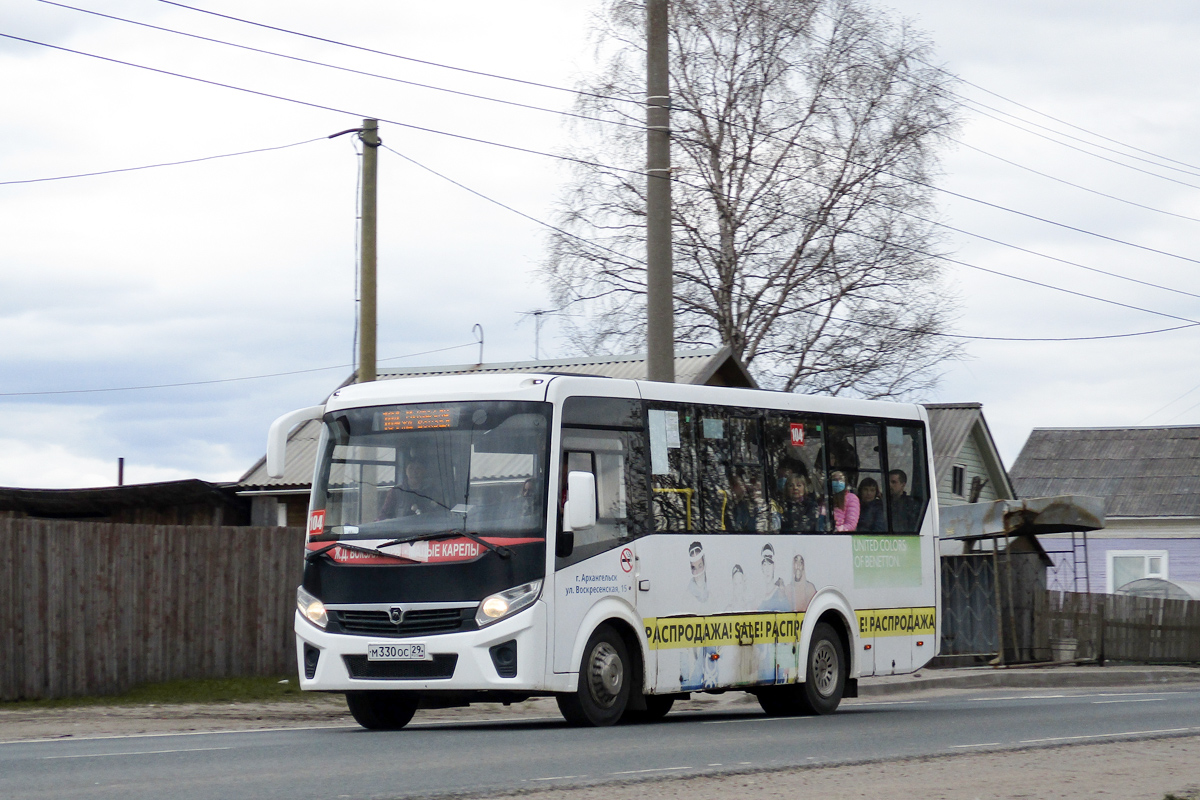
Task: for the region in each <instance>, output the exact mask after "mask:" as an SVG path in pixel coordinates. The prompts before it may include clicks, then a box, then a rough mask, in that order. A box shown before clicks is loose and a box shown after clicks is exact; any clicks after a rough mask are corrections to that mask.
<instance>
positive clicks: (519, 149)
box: [0, 0, 1200, 323]
mask: <svg viewBox="0 0 1200 800" xmlns="http://www.w3.org/2000/svg"><path fill="white" fill-rule="evenodd" d="M160 2H169V0H160ZM0 37H4V38H8V39H13V40H16V41H22V42H26V43H29V44H36V45H40V46H43V47H48V48H50V49H53V50H60V51H63V52H69V53H73V54H76V55H83V56H88V57H91V58H96V59H99V60H101V61H107V62H110V63H116V64H121V65H123V66H130V67H135V68H138V69H144V70H148V71H150V72H155V73H159V74H164V75H168V76H171V77H177V78H183V79H186V80H191V81H195V82H198V83H203V84H208V85H212V86H217V87H220V88H226V89H233V90H234V91H240V92H244V93H247V94H252V95H256V96H260V97H268V98H271V99H275V100H282V101H284V102H290V103H295V104H298V105H303V106H306V107H309V108H315V109H319V110H323V111H332V112H335V113H339V114H353V115H354V116H356V117H370V118H374V119H378V120H380V121H381V122H386V123H388V124H392V125H396V126H398V127H402V128H407V129H410V130H418V131H422V132H425V133H434V134H438V135H442V136H447V137H450V138H454V139H459V140H462V141H470V142H475V143H478V144H486V145H490V146H493V147H500V148H503V149H507V150H512V151H516V152H522V153H527V154H531V155H539V156H544V157H548V158H555V159H559V160H563V161H568V162H573V163H577V164H582V165H585V166H593V167H599V168H602V169H608V170H617V169H619V170H620V171H623V172H627V173H630V174H635V175H645V173H644V172H643V171H641V170H635V169H624V168H618V167H612V166H610V165H606V164H601V163H598V162H593V161H589V160H586V159H582V158H576V157H572V156H566V155H562V154H556V153H547V152H544V151H540V150H534V149H532V148H526V147H519V146H517V145H511V144H504V143H501V142H494V141H490V140H487V139H480V138H477V137H473V136H466V135H463V134H458V133H451V132H448V131H441V130H436V129H433V128H427V127H423V126H419V125H413V124H410V123H405V122H399V121H398V120H390V119H386V118H384V117H380V116H378V115H371V114H360V113H353V112H350V111H347V110H345V109H339V108H334V107H332V106H325V105H321V104H318V103H311V102H308V101H304V100H298V99H295V98H289V97H284V96H282V95H275V94H271V93H268V92H260V91H258V90H254V89H247V88H244V87H240V86H234V85H231V84H226V83H221V82H218V81H211V80H207V79H204V78H197V77H194V76H190V75H184V74H181V73H176V72H171V71H168V70H162V69H158V68H156V67H149V66H145V65H141V64H134V63H132V62H127V61H121V60H119V59H114V58H109V57H107V56H100V55H96V54H94V53H87V52H84V51H79V50H73V49H71V48H66V47H61V46H59V45H51V44H47V43H45V42H39V41H35V40H32V39H26V38H23V37H19V36H13V35H11V34H5V33H0ZM771 138H778V137H771ZM797 146H799V147H801V148H802V149H809V150H815V148H810V147H805V146H803V145H797ZM817 152H820V151H817ZM882 174H889V175H890V174H891V173H887V172H882ZM893 177H901V176H893ZM901 179H903V180H908V181H909V182H911V183H914V184H916V185H918V186H923V187H926V188H928V189H931V190H934V191H941V192H944V193H946V194H950V195H952V196H955V197H960V198H962V199H965V200H970V201H972V202H976V203H981V204H983V205H987V206H990V207H993V208H996V209H998V210H1002V211H1008V212H1009V213H1013V214H1017V215H1019V216H1025V217H1029V218H1031V219H1035V220H1039V221H1042V222H1046V223H1047V224H1051V225H1055V226H1059V227H1063V228H1067V229H1069V230H1074V231H1077V232H1079V233H1085V234H1088V235H1092V236H1096V237H1098V238H1102V239H1105V240H1108V241H1112V242H1114V243H1118V244H1124V245H1127V246H1130V247H1134V248H1138V249H1143V250H1148V251H1150V252H1155V253H1159V254H1162V255H1167V256H1170V257H1173V258H1177V259H1180V260H1184V261H1190V262H1194V263H1198V264H1200V260H1196V259H1192V258H1188V257H1187V256H1181V255H1177V254H1174V253H1168V252H1166V251H1161V250H1157V249H1155V248H1150V247H1145V246H1143V245H1137V244H1133V243H1130V242H1125V241H1123V240H1120V239H1116V238H1114V237H1110V236H1105V235H1104V234H1099V233H1095V232H1091V231H1087V230H1084V229H1081V228H1075V227H1073V226H1070V225H1066V224H1065V223H1059V222H1055V221H1053V220H1047V219H1044V218H1042V217H1038V216H1036V215H1033V214H1027V213H1026V212H1022V211H1018V210H1015V209H1010V208H1006V207H1005V206H1001V205H998V204H995V203H991V202H988V201H985V200H980V199H977V198H973V197H970V196H968V195H963V194H960V193H957V192H953V191H950V190H948V189H942V188H940V187H937V186H934V185H932V184H928V183H925V182H923V181H918V180H916V179H912V178H901ZM675 180H677V181H678V182H679V183H681V184H682V185H686V186H690V187H691V188H696V189H702V190H703V189H704V187H698V186H695V185H693V184H687V183H686V182H683V181H680V180H679V179H675ZM791 216H796V217H797V218H799V219H804V218H803V217H802V216H801V215H796V214H791ZM847 232H848V233H851V234H854V235H858V236H864V235H865V234H862V233H860V232H858V231H853V230H848V231H847ZM907 249H910V250H912V251H913V252H916V253H918V254H922V255H925V256H927V257H933V258H942V259H943V260H947V261H950V262H951V263H956V264H960V265H962V266H966V267H968V268H971V269H976V270H981V271H983V272H989V273H992V274H995V275H1000V276H1004V277H1008V278H1012V279H1014V280H1019V281H1023V282H1026V283H1030V284H1033V285H1036V286H1042V287H1044V288H1049V289H1054V290H1057V291H1062V292H1066V293H1068V294H1073V295H1077V296H1079V297H1086V298H1089V299H1093V300H1098V301H1100V302H1104V303H1109V304H1112V305H1117V306H1121V307H1124V308H1129V309H1133V310H1138V311H1143V312H1146V313H1150V314H1155V315H1158V316H1164V317H1167V318H1170V319H1177V320H1180V321H1184V322H1189V323H1191V322H1195V320H1191V319H1188V318H1186V317H1180V316H1177V315H1174V314H1167V313H1165V312H1159V311H1152V310H1150V309H1146V308H1142V307H1140V306H1134V305H1131V304H1128V303H1121V302H1118V301H1115V300H1107V299H1105V298H1101V297H1096V296H1094V295H1089V294H1085V293H1083V292H1076V291H1074V290H1070V289H1064V288H1062V287H1057V286H1053V285H1051V284H1044V283H1040V282H1038V281H1033V280H1030V279H1027V278H1019V277H1017V276H1013V275H1009V274H1008V273H1004V272H1000V271H998V270H991V269H987V268H984V267H979V266H976V265H973V264H969V263H967V262H963V261H956V260H954V259H947V258H946V257H944V256H939V255H936V254H931V253H924V252H923V251H920V250H917V249H915V248H907Z"/></svg>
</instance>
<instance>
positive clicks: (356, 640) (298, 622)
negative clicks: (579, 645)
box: [294, 600, 547, 693]
mask: <svg viewBox="0 0 1200 800" xmlns="http://www.w3.org/2000/svg"><path fill="white" fill-rule="evenodd" d="M294 629H295V632H296V659H297V664H298V667H299V675H300V688H301V689H305V690H308V691H323V692H345V691H372V690H385V691H396V690H400V691H428V692H432V691H452V692H458V691H463V692H476V691H479V692H514V693H521V692H526V693H528V692H537V691H544V690H545V689H546V687H545V685H544V684H545V670H546V652H545V641H546V630H547V614H546V604H545V603H543V602H541V601H540V600H539V601H538V602H535V603H534V604H533V605H532V606H530V607H529V608H526V609H524V610H522V611H519V612H517V613H516V614H513V615H512V616H511V617H509V618H507V619H503V620H500V621H499V622H496V623H493V624H491V625H489V626H487V627H486V628H482V629H479V630H473V631H462V632H458V633H442V634H433V635H427V636H406V637H404V638H395V637H387V636H360V635H351V634H343V633H328V632H326V631H324V630H322V629H320V628H318V627H316V626H315V625H313V624H312V623H310V622H309V621H308V620H307V619H305V618H304V617H303V616H301V614H300V613H299V612H297V613H296V616H295V623H294ZM418 642H419V643H423V644H424V645H425V649H426V653H427V658H428V659H429V660H427V661H369V660H368V659H367V645H368V644H381V643H382V644H411V643H418ZM505 645H507V647H506V646H505ZM510 653H511V654H512V655H513V657H514V658H515V662H516V663H515V669H514V668H513V665H511V664H510V663H509V661H508V657H509V654H510ZM314 662H315V663H314ZM314 666H315V669H314ZM309 675H311V676H312V677H309ZM504 675H511V676H512V677H504Z"/></svg>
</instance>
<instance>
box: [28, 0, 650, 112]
mask: <svg viewBox="0 0 1200 800" xmlns="http://www.w3.org/2000/svg"><path fill="white" fill-rule="evenodd" d="M38 2H40V3H45V4H46V5H51V6H57V7H58V8H65V9H69V10H71V11H79V12H81V13H84V14H91V15H93V16H97V17H103V18H104V19H111V20H115V21H117V22H125V23H128V24H130V25H138V26H140V27H143V28H149V29H151V30H156V31H162V32H164V33H171V34H175V35H176V36H186V37H188V38H189V39H197V40H199V41H202V42H209V43H212V44H219V45H223V46H225V47H234V48H237V49H238V50H246V51H249V52H251V53H259V54H261V55H268V56H273V57H275V58H283V59H287V60H288V61H295V62H298V63H301V64H309V65H312V66H317V67H325V68H327V69H334V70H338V71H340V72H348V73H351V74H353V75H361V76H363V77H367V78H378V79H379V80H384V81H391V82H393V83H400V84H404V85H405V86H413V87H417V88H420V89H430V90H432V91H435V92H444V93H446V94H452V95H457V96H459V97H469V98H472V99H474V100H486V101H488V102H490V103H500V104H502V105H506V106H513V107H516V108H524V109H528V110H531V111H542V112H545V113H547V114H557V115H559V116H564V117H575V118H576V119H587V120H591V121H595V119H594V118H593V117H588V116H585V115H583V114H576V113H574V112H571V111H562V110H560V109H555V108H546V107H544V106H536V105H532V104H530V103H519V102H517V101H515V100H505V99H502V98H499V97H490V96H488V95H482V94H474V93H472V92H463V91H459V90H457V89H448V88H446V87H444V86H435V85H433V84H429V83H420V82H418V81H410V80H406V79H404V78H396V77H393V76H391V75H381V74H379V73H377V72H367V71H366V70H361V69H353V68H351V67H343V66H339V65H337V64H330V63H327V62H324V61H315V60H313V59H310V58H301V57H300V56H292V55H288V54H287V53H279V52H276V51H274V50H266V49H264V48H261V47H251V46H249V45H244V44H237V43H236V42H229V41H226V40H224V39H215V38H213V37H211V36H201V35H199V34H196V33H188V32H187V31H181V30H177V29H175V28H167V27H164V26H162V25H151V24H150V23H148V22H139V21H138V20H133V19H127V18H125V17H118V16H114V15H112V14H103V13H101V12H99V11H92V10H90V9H86V8H79V7H77V6H71V5H67V4H65V3H56V2H54V0H38ZM602 121H603V122H605V123H606V124H609V125H620V126H623V127H627V128H640V129H642V130H645V129H646V126H645V125H638V124H634V123H631V122H622V121H620V120H602Z"/></svg>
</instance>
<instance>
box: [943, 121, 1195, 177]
mask: <svg viewBox="0 0 1200 800" xmlns="http://www.w3.org/2000/svg"><path fill="white" fill-rule="evenodd" d="M984 107H985V108H989V106H984ZM967 108H968V110H970V111H974V112H975V113H976V114H979V115H980V116H984V117H987V118H988V119H990V120H994V121H996V122H999V123H1000V124H1001V125H1008V126H1009V127H1011V128H1016V129H1017V130H1019V131H1022V132H1024V133H1028V134H1030V135H1031V136H1036V137H1038V138H1039V139H1045V140H1046V141H1048V142H1054V143H1055V144H1057V145H1059V146H1061V147H1066V148H1067V149H1069V150H1074V151H1076V152H1077V153H1083V154H1084V155H1086V156H1091V157H1092V158H1096V159H1099V160H1100V161H1106V162H1108V163H1109V164H1115V165H1117V166H1118V167H1124V168H1125V169H1129V170H1133V171H1134V172H1140V173H1142V174H1143V175H1149V176H1150V177H1152V178H1158V179H1159V180H1164V181H1168V182H1170V183H1175V184H1178V185H1180V186H1186V187H1188V188H1189V189H1200V186H1197V185H1196V184H1194V183H1188V182H1187V181H1181V180H1179V179H1178V178H1172V177H1170V176H1169V175H1160V174H1159V173H1157V172H1151V171H1150V170H1148V169H1143V168H1142V167H1138V166H1135V165H1133V164H1126V163H1125V162H1124V161H1119V160H1117V159H1115V158H1109V157H1108V156H1103V155H1100V154H1099V153H1093V152H1091V151H1089V150H1085V149H1083V148H1082V147H1077V146H1075V145H1073V144H1070V143H1069V142H1063V141H1059V140H1058V139H1055V138H1053V137H1051V136H1047V135H1046V134H1044V133H1038V132H1037V131H1031V130H1029V129H1028V128H1023V127H1021V126H1020V125H1018V124H1016V123H1015V122H1011V121H1009V120H1006V119H1000V118H999V117H996V116H994V115H992V114H988V113H987V112H985V111H980V110H979V109H977V108H971V107H970V106H967ZM998 113H1001V114H1003V113H1004V112H1002V111H1001V112H998ZM1017 119H1020V118H1019V117H1017ZM1021 121H1022V122H1026V123H1027V124H1030V125H1034V124H1036V123H1032V122H1027V120H1021ZM1047 130H1050V129H1048V128H1047ZM1054 133H1056V134H1057V135H1059V136H1067V137H1068V138H1071V139H1077V137H1073V136H1068V134H1065V133H1059V132H1058V131H1054ZM1077 140H1078V139H1077ZM1079 141H1082V140H1079ZM1086 144H1089V146H1092V147H1100V145H1092V144H1091V143H1086ZM1101 149H1103V150H1109V149H1110V148H1107V147H1102V148H1101ZM1110 152H1112V151H1111V150H1110ZM1119 155H1122V156H1124V157H1126V158H1136V156H1128V155H1125V154H1124V153H1119ZM1138 160H1139V161H1145V159H1138ZM1147 163H1153V162H1147ZM1155 166H1161V167H1164V168H1166V169H1175V167H1168V166H1167V165H1165V164H1155ZM1176 171H1177V172H1183V173H1184V174H1185V175H1195V174H1196V173H1192V172H1187V171H1186V170H1178V169H1177V170H1176Z"/></svg>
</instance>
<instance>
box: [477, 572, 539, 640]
mask: <svg viewBox="0 0 1200 800" xmlns="http://www.w3.org/2000/svg"><path fill="white" fill-rule="evenodd" d="M541 593H542V582H541V581H540V580H538V581H531V582H529V583H523V584H521V585H520V586H517V587H514V588H512V589H508V590H506V591H503V592H496V594H493V595H489V596H487V597H485V598H483V602H482V603H480V604H479V610H478V611H476V612H475V623H476V624H477V625H479V627H481V628H482V627H484V626H486V625H491V624H492V623H493V622H499V621H500V620H502V619H504V618H505V617H508V616H512V615H513V614H515V613H517V612H518V611H520V610H521V609H523V608H528V607H529V606H531V605H533V601H534V600H537V599H538V595H539V594H541Z"/></svg>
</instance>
